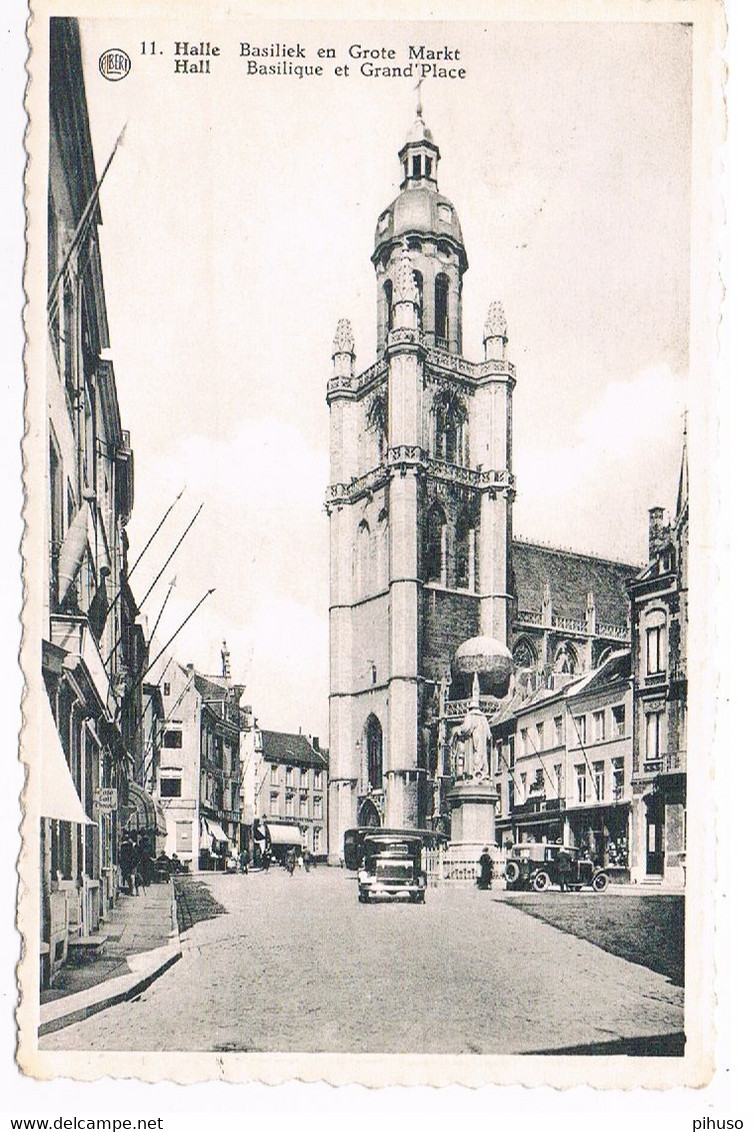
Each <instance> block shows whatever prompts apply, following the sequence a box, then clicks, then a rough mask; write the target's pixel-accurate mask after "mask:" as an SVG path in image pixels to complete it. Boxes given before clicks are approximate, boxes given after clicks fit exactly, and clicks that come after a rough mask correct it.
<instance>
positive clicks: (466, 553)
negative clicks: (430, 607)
mask: <svg viewBox="0 0 754 1132" xmlns="http://www.w3.org/2000/svg"><path fill="white" fill-rule="evenodd" d="M455 552H456V571H455V574H456V577H455V582H456V588H457V589H459V590H471V589H473V588H474V574H475V572H476V569H475V568H476V562H475V559H476V530H475V528H474V525H473V523H472V522H471V519H470V518H469V516H468V514H467V513H466V512H464V513H463V514H462V515H461V516H460V518H459V519H458V522H457V523H456V546H455Z"/></svg>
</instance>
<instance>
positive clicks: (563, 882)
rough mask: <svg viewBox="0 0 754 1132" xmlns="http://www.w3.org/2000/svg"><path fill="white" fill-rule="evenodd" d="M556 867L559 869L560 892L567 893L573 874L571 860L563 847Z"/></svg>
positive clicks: (559, 852) (559, 850)
mask: <svg viewBox="0 0 754 1132" xmlns="http://www.w3.org/2000/svg"><path fill="white" fill-rule="evenodd" d="M556 865H557V869H558V883H559V884H560V891H561V892H567V890H568V878H569V876H570V873H571V858H570V856H569V854H568V853H567V852H566V850H565V849H564V847H563V846H562V845H561V846H560V848H559V849H558V856H557V860H556Z"/></svg>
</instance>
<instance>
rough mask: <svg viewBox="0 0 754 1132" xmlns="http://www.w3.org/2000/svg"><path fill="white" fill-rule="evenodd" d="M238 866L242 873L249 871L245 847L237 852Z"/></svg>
mask: <svg viewBox="0 0 754 1132" xmlns="http://www.w3.org/2000/svg"><path fill="white" fill-rule="evenodd" d="M238 868H239V870H240V871H241V872H242V873H243V874H244V875H245V874H246V873H248V871H249V854H248V851H247V850H246V849H242V850H241V852H240V854H239V857H238Z"/></svg>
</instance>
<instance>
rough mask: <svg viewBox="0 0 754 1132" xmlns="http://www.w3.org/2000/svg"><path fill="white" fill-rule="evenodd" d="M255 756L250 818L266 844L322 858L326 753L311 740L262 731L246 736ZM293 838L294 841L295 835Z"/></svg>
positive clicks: (325, 844) (325, 845)
mask: <svg viewBox="0 0 754 1132" xmlns="http://www.w3.org/2000/svg"><path fill="white" fill-rule="evenodd" d="M250 738H251V744H252V747H253V750H254V752H255V761H256V771H255V775H254V781H255V784H256V785H255V802H254V808H255V814H254V816H255V817H256V818H260V819H264V821H265V822H266V824H267V827H268V830H269V834H270V837H271V841H272V848H273V851H274V850H275V844H276V842H277V843H279V844H280V845H281V846H282V845H283V844H288V845H291V846H293V847H300V848H301V849H302V850H303V849H308V850H309V852H310V853H311V854H312V856H314V857H316V858H322V859H323V860H324V859H325V858H326V856H327V788H328V752H327V751H326V750H323V749H322V748H321V747H320V744H319V739H318V738H317V737H316V736H312V737H311V738H309V737H307V736H306V735H302V734H301V733H299V734H290V733H287V732H283V731H265V730H263V729H261V728H258V727H257V726H256V721H255V725H254V728H253V730H252V732H251V733H250ZM297 834H298V835H299V836H296V835H297Z"/></svg>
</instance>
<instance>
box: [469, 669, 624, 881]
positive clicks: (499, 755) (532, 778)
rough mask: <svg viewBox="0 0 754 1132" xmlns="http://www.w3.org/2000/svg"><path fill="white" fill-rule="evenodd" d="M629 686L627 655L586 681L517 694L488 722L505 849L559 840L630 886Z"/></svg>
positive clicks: (499, 829) (573, 679)
mask: <svg viewBox="0 0 754 1132" xmlns="http://www.w3.org/2000/svg"><path fill="white" fill-rule="evenodd" d="M631 683H632V682H631V652H630V650H628V649H622V650H620V651H617V652H615V653H613V654H612V655H611V656H609V657H607V658H606V659H605V660H603V662H602V663H601V664H600V665H599V666H598V667H597V668H596V669H594V670H593V671H592V672H589V673H587V674H586V675H585V676H581V677H568V676H566V677H564V678H563V679H562V681H556V680H554V679H552V678H551V680H550V681H549V684H550V686H549V687H548V686H545V685H542V686H541V687H540V688H538V689H537V690H536V691H533V692H528V691H525V692H523V693H522V692H521V691H520V690H518V689H517V690H516V691H515V692H514V693H513V695H512V697H511V698H510V699H509V701H508V702H507V703H506V704H505V706H504V707H503V708H502V709H501V711H500V712H499V713H498V715H497V716H495V717H494V718H493V720H492V722H491V731H492V737H493V768H492V769H493V775H494V780H495V785H496V789H497V792H498V807H497V811H498V812H497V817H496V830H497V837H498V840H499V843H500V844H506V843H510V842H520V841H552V842H556V841H562V842H563V844H565V845H575V846H579V847H581V848H582V849H584V850H588V852H589V854H590V856H591V857H592V859H593V860H595V861H598V862H599V863H600V864H602V865H604V866H605V867H607V868H609V869H610V870H611V871H612V872H613V873H614V875H615V877H616V879H628V877H629V846H630V841H631V795H630V789H629V786H630V773H631V765H632V730H631V722H632V689H631ZM558 685H559V686H558Z"/></svg>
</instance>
